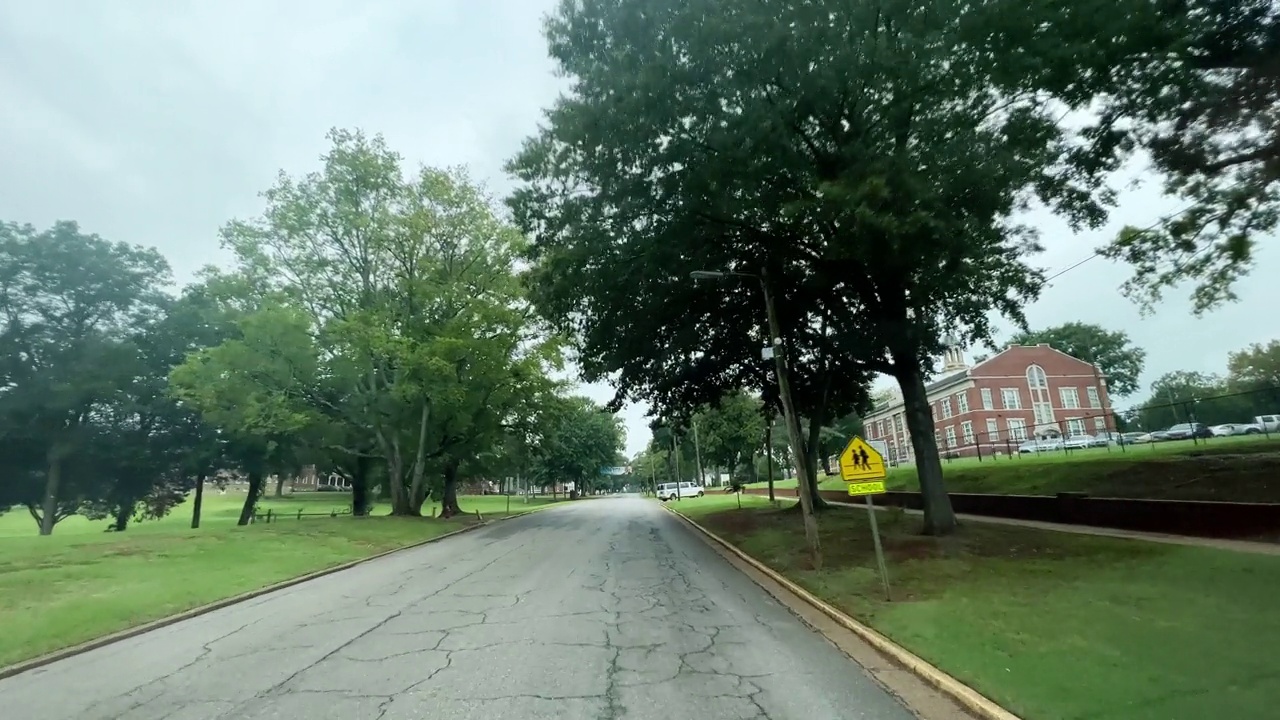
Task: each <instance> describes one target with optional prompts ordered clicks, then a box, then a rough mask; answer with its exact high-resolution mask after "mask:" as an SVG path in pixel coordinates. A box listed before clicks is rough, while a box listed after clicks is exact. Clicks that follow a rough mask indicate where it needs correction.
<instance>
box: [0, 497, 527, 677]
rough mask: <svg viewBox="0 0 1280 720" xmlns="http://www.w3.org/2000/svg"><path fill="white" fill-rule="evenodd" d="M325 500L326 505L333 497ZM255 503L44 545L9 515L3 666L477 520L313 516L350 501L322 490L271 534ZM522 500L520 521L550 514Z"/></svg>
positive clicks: (67, 529) (496, 511)
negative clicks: (198, 520)
mask: <svg viewBox="0 0 1280 720" xmlns="http://www.w3.org/2000/svg"><path fill="white" fill-rule="evenodd" d="M322 496H323V497H322ZM243 499H244V497H243V495H237V494H235V493H233V492H229V493H228V494H227V495H225V496H223V495H218V494H216V493H213V494H210V495H208V496H206V498H205V507H204V512H203V513H202V514H203V522H202V527H201V528H200V529H199V530H192V529H190V528H189V527H188V525H189V524H190V514H189V510H188V509H187V508H186V507H179V508H178V509H177V510H175V512H174V513H173V514H172V515H170V516H169V517H167V518H165V519H163V520H160V521H154V522H143V523H138V524H136V525H134V526H131V527H130V528H129V529H128V530H127V531H126V532H123V533H105V532H102V529H103V528H104V527H105V522H90V521H88V520H85V519H83V518H69V519H68V520H65V521H63V522H62V523H59V524H58V526H57V527H56V528H55V530H54V534H53V535H52V536H49V537H38V536H35V523H34V521H32V520H31V518H30V516H28V515H27V513H26V512H25V511H23V512H20V513H19V512H16V511H15V512H11V513H8V514H6V515H3V516H0V627H3V628H4V629H5V630H4V632H3V633H0V667H3V666H6V665H10V664H13V663H16V662H20V661H22V660H26V659H29V658H32V657H36V656H39V655H42V654H44V653H48V652H52V651H54V650H58V649H61V648H64V647H68V646H71V645H75V644H77V643H81V642H85V641H88V640H92V639H94V638H97V637H101V636H103V635H107V634H110V633H112V632H116V631H119V630H124V629H126V628H129V627H133V626H135V625H140V624H142V623H145V622H149V621H152V620H157V619H160V618H163V617H167V616H169V615H173V614H175V613H179V612H182V611H184V610H189V609H191V608H194V607H198V606H200V605H205V604H208V603H211V602H215V601H217V600H221V599H223V598H227V597H232V596H234V595H238V594H240V593H244V592H248V591H251V590H255V589H258V588H261V587H264V586H266V585H270V584H272V583H276V582H280V581H283V580H288V579H290V578H294V577H297V576H299V575H305V574H307V573H310V572H315V571H317V570H322V569H325V568H328V567H333V566H334V565H339V564H341V563H344V562H347V561H350V560H357V559H360V558H363V557H368V556H370V555H375V554H377V553H380V552H383V551H386V550H393V549H396V548H399V547H404V546H406V545H411V544H413V543H416V542H420V541H422V540H426V539H430V538H432V537H436V536H439V535H442V534H444V533H447V532H450V531H453V530H457V529H460V528H463V527H466V526H467V525H469V524H472V523H474V522H475V521H476V520H475V516H474V515H466V516H460V517H458V518H454V519H451V520H448V521H442V520H432V519H429V518H426V519H424V518H391V517H375V518H350V517H337V518H329V517H307V518H303V519H301V520H297V519H294V517H295V516H293V515H290V514H289V513H291V512H294V513H296V511H297V509H298V508H300V507H301V508H304V509H306V511H307V512H314V511H316V509H317V508H320V509H323V508H327V507H329V506H330V505H332V506H334V507H335V508H340V507H342V506H343V503H344V500H345V501H346V502H348V503H349V498H344V497H343V496H342V495H339V494H330V493H314V494H309V495H300V496H296V497H293V498H283V499H268V500H266V501H264V507H274V508H276V509H277V511H278V512H280V513H283V514H282V517H281V519H280V521H278V522H273V523H271V524H270V525H267V524H263V523H257V524H254V525H250V526H247V527H237V526H236V525H235V521H236V518H237V517H238V515H239V508H240V503H241V502H243ZM460 504H461V505H462V507H463V509H464V510H467V511H469V512H474V511H475V510H479V511H480V512H481V514H482V515H483V516H484V517H485V518H486V519H490V518H495V517H501V516H503V515H504V514H505V513H506V499H505V498H504V497H498V496H488V497H467V498H462V499H461V501H460ZM546 504H547V503H546V502H545V501H542V500H541V499H539V500H537V501H535V502H531V503H529V504H525V503H524V502H522V501H521V500H520V499H518V498H513V499H512V502H511V513H512V514H513V515H514V514H519V513H522V512H528V511H530V510H534V509H538V508H541V507H545V506H546Z"/></svg>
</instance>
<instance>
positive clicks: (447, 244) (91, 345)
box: [0, 131, 623, 534]
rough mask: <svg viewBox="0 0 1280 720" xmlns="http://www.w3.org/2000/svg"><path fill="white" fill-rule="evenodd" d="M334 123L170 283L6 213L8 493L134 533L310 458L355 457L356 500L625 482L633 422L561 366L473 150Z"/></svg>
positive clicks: (344, 469) (162, 272)
mask: <svg viewBox="0 0 1280 720" xmlns="http://www.w3.org/2000/svg"><path fill="white" fill-rule="evenodd" d="M330 139H331V140H332V147H331V149H330V150H329V152H328V153H327V154H326V155H325V156H324V157H323V158H322V162H323V165H322V168H321V169H320V170H319V171H317V172H313V173H309V174H306V175H302V176H296V177H292V176H288V175H285V174H282V175H281V177H280V179H279V181H278V182H277V184H276V185H275V186H274V187H272V188H271V189H269V190H268V191H267V192H266V193H264V198H265V202H266V205H265V208H264V209H263V212H262V213H261V215H260V216H258V217H256V218H253V219H250V220H235V221H232V222H230V223H228V224H227V225H226V226H225V227H224V228H222V231H221V239H222V242H223V244H224V246H225V247H227V248H229V249H230V250H231V251H232V252H233V253H234V257H235V263H234V266H233V267H231V268H229V269H225V270H222V269H216V268H208V269H206V270H205V271H204V272H203V273H202V274H201V276H200V278H199V280H198V281H197V282H196V283H194V284H192V285H190V286H188V287H186V288H183V289H182V290H181V291H179V292H173V291H171V285H172V281H171V275H170V269H169V265H168V263H167V262H166V261H165V259H164V258H163V257H161V255H160V254H159V253H157V252H156V251H155V250H153V249H150V248H142V247H137V246H133V245H128V244H125V243H120V242H110V241H108V240H105V239H103V238H100V237H98V236H96V235H93V234H88V233H85V232H83V231H82V230H81V229H80V228H79V227H78V226H77V225H76V224H75V223H73V222H60V223H57V224H56V225H54V226H53V227H50V228H46V229H37V228H34V227H32V226H30V225H20V224H16V223H3V224H0V322H3V325H0V512H4V511H6V510H10V509H12V508H21V509H22V510H23V511H25V512H27V513H29V514H30V515H31V516H32V518H33V519H34V521H35V522H36V524H37V525H38V527H39V531H40V533H41V534H49V533H51V532H52V531H53V528H54V526H55V525H56V524H57V523H58V522H59V521H60V520H62V519H64V518H66V517H69V516H71V515H74V514H81V515H85V516H87V517H90V518H111V519H112V523H111V527H112V528H113V529H115V530H117V531H121V530H124V529H126V528H127V527H128V525H129V523H130V522H131V521H133V520H144V519H147V518H155V517H160V516H162V515H164V514H166V513H167V512H169V511H170V510H171V509H172V508H174V507H175V506H176V505H177V504H179V503H181V502H183V501H184V499H186V498H187V497H188V496H189V494H190V493H191V491H193V490H197V491H199V490H200V489H202V488H203V483H204V482H205V481H206V480H207V479H209V478H212V477H213V476H214V475H215V473H217V472H219V471H232V472H235V473H237V474H238V475H239V476H241V477H243V478H244V479H245V480H246V482H247V486H248V493H247V495H246V498H245V502H244V506H243V508H242V512H241V515H240V518H239V521H240V523H241V524H246V523H248V522H249V521H250V519H251V518H252V515H253V511H254V506H255V503H256V502H257V501H258V499H259V498H260V497H261V495H262V493H263V491H264V486H265V481H266V479H267V478H268V477H269V476H271V475H273V474H280V475H286V474H293V473H296V472H297V471H298V469H299V468H300V467H301V466H303V465H308V464H315V465H317V466H319V467H322V468H331V469H333V470H336V471H337V472H340V473H341V474H342V475H344V476H346V477H347V478H349V479H350V481H351V485H352V489H353V506H354V507H353V511H354V512H355V513H356V514H365V513H367V512H368V510H369V508H370V505H371V503H372V501H373V495H374V494H375V493H377V494H378V495H380V496H381V497H382V498H385V499H387V500H388V501H389V502H390V505H391V512H392V513H393V514H396V515H418V514H420V513H421V510H422V507H423V503H424V501H425V500H426V499H427V498H428V497H431V498H433V499H436V500H438V502H439V504H440V506H441V514H442V515H443V516H446V517H447V516H450V515H453V514H456V513H458V512H460V511H461V508H460V506H459V501H458V497H457V489H458V487H459V484H460V481H461V480H463V479H465V478H504V477H522V478H523V479H524V480H526V481H528V482H531V483H533V484H535V485H536V484H541V485H551V484H553V483H557V482H574V483H576V484H577V486H578V487H579V488H580V489H588V490H589V489H590V488H592V487H593V486H596V485H598V484H600V483H612V482H613V480H609V479H606V478H604V477H603V476H602V475H601V469H602V468H603V467H606V466H611V465H614V464H616V463H617V461H618V457H619V452H620V450H621V448H622V440H623V431H622V428H621V425H620V423H619V421H618V419H617V418H616V417H615V416H614V415H613V414H612V413H609V412H607V411H606V410H605V409H604V408H601V407H599V406H597V405H595V404H594V403H592V402H591V401H589V400H587V399H585V398H582V397H576V396H573V395H571V394H570V393H569V387H568V386H567V385H566V384H565V383H564V382H561V381H557V380H555V379H554V378H553V376H552V374H553V373H554V372H555V371H556V370H557V369H558V368H560V367H562V364H563V347H564V343H563V341H562V339H561V338H559V337H558V336H557V335H556V334H555V333H554V332H553V331H551V330H550V329H549V328H548V327H546V326H545V324H544V323H542V322H541V321H540V320H539V319H538V317H537V316H536V315H535V314H534V313H533V312H532V310H531V307H530V305H529V302H528V300H527V298H526V293H525V289H524V284H523V282H522V272H521V271H520V270H519V269H518V267H517V262H516V261H517V258H518V257H519V256H520V255H521V253H522V252H523V250H524V240H523V237H522V236H521V234H520V232H519V231H518V230H516V229H515V228H514V227H512V226H511V225H510V224H508V223H507V222H505V221H503V220H502V219H501V218H500V217H499V215H498V214H497V213H496V212H495V210H494V208H493V206H492V204H491V202H490V200H489V199H488V198H487V197H486V196H485V195H484V194H483V193H482V191H481V190H480V189H479V187H478V186H477V185H476V184H474V183H473V182H471V181H470V179H469V178H468V177H467V175H466V174H465V173H464V172H462V171H460V170H439V169H435V168H421V169H419V170H418V171H416V172H412V173H406V172H405V170H404V168H403V167H402V165H403V163H402V161H401V159H400V157H399V156H398V155H397V154H395V153H394V152H392V151H391V150H390V149H388V148H387V147H386V146H385V144H384V142H383V141H382V139H381V138H380V137H368V136H365V135H364V134H362V133H359V132H347V131H334V132H333V133H332V134H331V136H330ZM196 497H199V492H197V493H196ZM198 524H199V505H198V503H197V504H196V505H195V507H194V508H193V519H192V526H193V527H195V526H198Z"/></svg>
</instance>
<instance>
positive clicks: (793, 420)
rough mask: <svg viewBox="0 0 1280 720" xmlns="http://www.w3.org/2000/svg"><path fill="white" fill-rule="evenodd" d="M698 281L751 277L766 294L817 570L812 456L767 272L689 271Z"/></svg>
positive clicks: (807, 538) (819, 557) (771, 339)
mask: <svg viewBox="0 0 1280 720" xmlns="http://www.w3.org/2000/svg"><path fill="white" fill-rule="evenodd" d="M689 276H690V277H691V278H693V279H694V280H712V279H717V280H718V279H721V278H725V277H729V276H737V277H751V278H755V279H756V280H758V281H759V282H760V290H761V291H762V292H763V293H764V311H765V316H766V318H767V319H768V322H769V348H770V350H771V351H772V353H773V362H774V368H775V370H776V372H777V374H778V395H779V397H780V398H781V400H782V414H783V418H784V419H785V421H786V423H787V436H788V438H787V439H788V440H789V444H790V445H791V454H792V455H793V456H794V457H795V462H796V469H797V470H798V471H799V472H798V473H797V474H798V475H799V477H798V478H796V481H797V482H796V494H797V495H798V496H799V498H800V514H801V515H802V516H803V518H804V538H805V542H806V543H807V544H808V546H809V552H810V553H811V554H812V556H813V567H814V569H815V570H816V569H820V568H821V567H822V543H821V541H820V540H819V537H818V520H817V518H816V517H814V515H813V499H812V498H811V497H809V459H808V457H807V456H806V455H805V453H804V441H803V439H802V438H803V434H802V432H801V430H800V417H799V416H798V415H796V407H795V403H794V402H793V400H792V397H791V379H790V376H789V374H788V373H787V360H786V353H785V352H784V348H783V345H782V327H781V323H780V322H779V321H778V310H777V308H776V307H775V306H774V301H773V293H772V292H770V291H769V282H768V278H767V277H766V276H765V275H764V274H760V275H754V274H752V273H743V272H716V271H705V270H700V271H695V272H692V273H690V274H689Z"/></svg>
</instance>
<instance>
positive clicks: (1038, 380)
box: [1027, 365, 1049, 390]
mask: <svg viewBox="0 0 1280 720" xmlns="http://www.w3.org/2000/svg"><path fill="white" fill-rule="evenodd" d="M1027 385H1029V386H1031V388H1032V389H1033V390H1034V389H1037V388H1047V387H1049V378H1048V377H1046V376H1045V374H1044V368H1042V367H1040V366H1039V365H1030V366H1028V367H1027Z"/></svg>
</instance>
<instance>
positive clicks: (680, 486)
mask: <svg viewBox="0 0 1280 720" xmlns="http://www.w3.org/2000/svg"><path fill="white" fill-rule="evenodd" d="M702 495H703V490H702V488H701V487H699V486H698V484H697V483H691V482H682V483H662V484H661V485H659V486H658V499H659V500H661V501H662V502H666V501H668V500H672V499H674V498H677V497H681V498H687V497H702Z"/></svg>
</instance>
